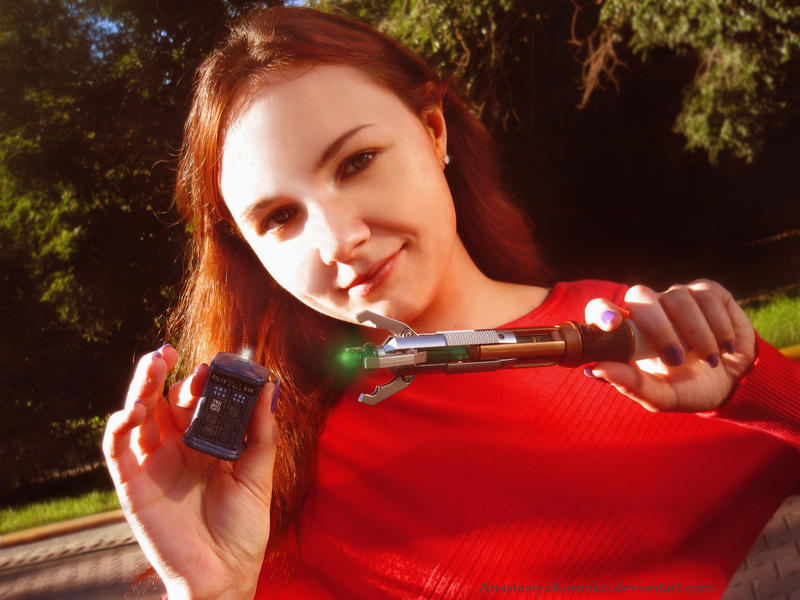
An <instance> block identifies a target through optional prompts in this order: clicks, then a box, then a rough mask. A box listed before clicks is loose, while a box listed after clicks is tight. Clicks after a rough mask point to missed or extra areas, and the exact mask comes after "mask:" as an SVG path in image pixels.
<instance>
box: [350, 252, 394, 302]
mask: <svg viewBox="0 0 800 600" xmlns="http://www.w3.org/2000/svg"><path fill="white" fill-rule="evenodd" d="M402 250H403V248H400V249H399V250H398V251H397V252H395V253H393V254H391V255H389V256H388V257H387V258H386V259H385V260H382V261H379V262H377V263H376V264H374V265H373V266H372V267H370V268H369V269H368V270H366V271H365V272H364V273H362V274H359V275H357V276H356V278H355V279H353V281H351V282H350V284H349V285H348V286H347V287H346V288H345V289H346V290H347V293H348V294H349V295H350V296H351V297H357V298H363V297H364V296H368V295H369V294H371V293H372V292H373V291H374V290H375V289H376V288H378V286H380V285H381V284H382V283H383V282H384V281H386V279H388V278H389V275H391V274H392V271H393V270H394V267H395V265H397V262H398V261H399V259H400V253H401V252H402Z"/></svg>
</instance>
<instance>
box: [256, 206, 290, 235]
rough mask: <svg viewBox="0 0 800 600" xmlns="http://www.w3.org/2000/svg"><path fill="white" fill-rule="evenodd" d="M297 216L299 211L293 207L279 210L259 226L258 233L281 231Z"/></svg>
mask: <svg viewBox="0 0 800 600" xmlns="http://www.w3.org/2000/svg"><path fill="white" fill-rule="evenodd" d="M296 214H297V209H296V208H292V207H291V206H285V207H282V208H279V209H277V210H275V211H273V212H271V213H270V214H269V216H267V218H265V219H264V220H263V221H261V223H260V224H259V226H258V233H259V234H264V233H273V232H277V231H280V230H281V229H283V227H284V226H285V225H286V224H287V223H288V222H289V221H291V220H292V217H294V216H295V215H296Z"/></svg>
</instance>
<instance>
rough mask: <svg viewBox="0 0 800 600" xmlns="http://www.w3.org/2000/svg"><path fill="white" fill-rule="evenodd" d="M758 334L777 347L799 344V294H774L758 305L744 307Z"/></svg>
mask: <svg viewBox="0 0 800 600" xmlns="http://www.w3.org/2000/svg"><path fill="white" fill-rule="evenodd" d="M745 312H746V313H747V315H748V316H749V317H750V320H751V321H752V322H753V325H754V326H755V328H756V330H757V331H758V333H759V335H760V336H761V337H762V338H764V340H766V341H767V342H769V343H770V344H772V345H773V346H775V347H777V348H785V347H786V346H794V345H796V344H800V295H797V296H784V295H778V296H774V297H773V298H772V299H771V300H770V301H769V302H767V303H766V304H764V305H762V306H758V307H748V308H745Z"/></svg>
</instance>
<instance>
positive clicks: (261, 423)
mask: <svg viewBox="0 0 800 600" xmlns="http://www.w3.org/2000/svg"><path fill="white" fill-rule="evenodd" d="M276 393H280V385H279V384H272V383H268V384H266V385H265V386H264V389H263V390H261V394H260V395H259V398H258V402H257V404H256V406H255V409H254V410H253V417H252V419H251V421H250V425H249V427H248V429H247V448H245V451H244V452H243V453H242V457H241V459H239V462H238V463H237V465H236V470H235V471H234V477H235V478H236V479H237V480H238V481H241V482H242V483H243V484H245V485H246V486H247V487H248V488H249V489H251V490H254V491H255V492H256V493H258V494H260V495H262V497H266V498H269V497H270V495H271V494H272V471H273V468H274V465H275V454H276V451H277V447H278V428H277V425H276V424H275V415H274V413H273V412H272V410H271V408H272V406H274V402H275V400H277V396H276Z"/></svg>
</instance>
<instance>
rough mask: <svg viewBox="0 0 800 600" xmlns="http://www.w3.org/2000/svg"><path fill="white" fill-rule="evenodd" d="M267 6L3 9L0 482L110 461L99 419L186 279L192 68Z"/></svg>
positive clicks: (104, 2)
mask: <svg viewBox="0 0 800 600" xmlns="http://www.w3.org/2000/svg"><path fill="white" fill-rule="evenodd" d="M256 4H259V3H258V2H254V1H250V0H227V1H226V0H196V1H195V2H192V3H178V4H175V3H164V2H137V1H134V0H28V1H26V2H24V3H19V2H18V3H9V5H8V6H5V7H4V10H3V11H0V273H2V282H1V283H2V290H1V291H0V310H2V312H3V315H4V327H3V328H2V333H0V361H1V362H2V364H3V366H4V371H3V375H2V377H0V382H2V383H0V391H2V396H0V409H2V410H3V414H5V415H11V418H10V419H8V418H7V419H5V420H4V421H3V424H2V425H0V435H2V436H3V439H4V442H3V443H2V444H0V464H1V465H2V468H0V489H11V488H16V487H17V486H19V485H23V484H24V483H25V482H27V481H30V480H33V479H35V478H37V477H41V476H43V475H45V474H49V473H58V472H59V471H63V470H69V469H73V468H75V467H77V466H81V465H83V464H86V463H88V462H92V461H95V460H97V459H98V458H99V448H98V441H99V437H98V432H99V431H100V427H99V426H98V425H97V423H96V422H94V421H92V420H91V419H92V418H93V417H95V416H96V415H102V414H106V413H107V412H109V411H110V410H112V409H116V407H118V406H119V405H120V403H121V401H122V395H123V391H124V388H125V385H126V380H127V378H128V376H129V374H130V371H131V368H132V363H133V356H132V355H133V354H134V353H135V352H136V351H137V348H151V347H152V346H153V344H154V343H156V340H155V339H154V338H155V330H156V327H157V322H156V319H157V318H158V315H160V314H161V313H163V311H165V310H166V308H167V307H168V306H169V304H170V303H171V301H173V300H174V297H175V294H176V291H175V289H176V284H177V282H178V281H179V279H180V268H181V266H182V254H183V243H184V231H183V227H182V226H181V225H179V224H178V218H177V215H175V214H174V213H173V211H172V200H171V196H172V188H173V185H174V169H173V166H172V164H171V163H172V161H173V159H174V156H175V153H176V152H175V149H176V148H178V147H179V146H180V140H181V135H182V126H183V121H184V118H185V116H186V113H187V110H188V99H189V96H190V93H191V85H192V73H193V72H194V69H195V67H196V65H197V64H198V63H199V61H200V60H202V58H203V57H204V56H205V55H206V54H207V53H208V51H209V50H210V49H211V48H212V47H213V46H214V45H215V44H216V42H217V40H218V38H219V37H220V36H221V35H222V34H223V32H224V31H225V28H226V26H227V23H228V21H229V20H230V19H231V18H233V17H235V16H237V15H238V14H240V13H241V12H243V11H246V10H248V9H250V8H251V7H253V6H254V5H256ZM64 448H68V450H66V451H65V450H64Z"/></svg>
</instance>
